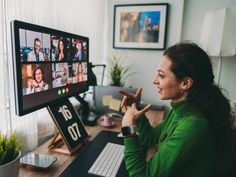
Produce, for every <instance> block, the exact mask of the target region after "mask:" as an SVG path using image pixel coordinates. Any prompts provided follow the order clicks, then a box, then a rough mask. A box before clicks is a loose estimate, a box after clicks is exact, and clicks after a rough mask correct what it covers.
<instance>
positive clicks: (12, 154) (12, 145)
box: [0, 132, 21, 165]
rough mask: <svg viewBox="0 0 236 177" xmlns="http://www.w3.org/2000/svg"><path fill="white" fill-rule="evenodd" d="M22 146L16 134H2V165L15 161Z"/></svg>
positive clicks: (0, 152) (0, 153) (0, 141)
mask: <svg viewBox="0 0 236 177" xmlns="http://www.w3.org/2000/svg"><path fill="white" fill-rule="evenodd" d="M20 146H21V145H20V143H19V141H18V138H17V135H16V133H13V134H11V135H9V136H7V135H3V134H2V133H1V132H0V165H4V164H6V163H8V162H11V161H13V160H14V159H15V158H16V157H17V156H18V155H19V154H18V150H19V149H20Z"/></svg>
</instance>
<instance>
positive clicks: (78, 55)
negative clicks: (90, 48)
mask: <svg viewBox="0 0 236 177" xmlns="http://www.w3.org/2000/svg"><path fill="white" fill-rule="evenodd" d="M75 47H76V53H75V58H76V59H77V60H79V61H81V60H83V44H82V43H81V42H80V41H78V42H77V43H76V46H75Z"/></svg>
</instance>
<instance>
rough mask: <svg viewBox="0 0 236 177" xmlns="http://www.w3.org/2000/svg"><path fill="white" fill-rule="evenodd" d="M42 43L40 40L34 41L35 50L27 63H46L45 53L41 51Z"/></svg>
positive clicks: (30, 54)
mask: <svg viewBox="0 0 236 177" xmlns="http://www.w3.org/2000/svg"><path fill="white" fill-rule="evenodd" d="M40 49H41V41H40V39H39V38H35V39H34V49H33V50H32V51H31V52H29V53H28V57H27V61H45V59H44V55H43V53H42V52H41V51H40Z"/></svg>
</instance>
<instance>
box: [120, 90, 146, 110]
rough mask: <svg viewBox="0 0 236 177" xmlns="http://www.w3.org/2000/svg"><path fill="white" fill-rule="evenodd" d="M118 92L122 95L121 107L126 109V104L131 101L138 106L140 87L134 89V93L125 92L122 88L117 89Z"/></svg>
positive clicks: (129, 103)
mask: <svg viewBox="0 0 236 177" xmlns="http://www.w3.org/2000/svg"><path fill="white" fill-rule="evenodd" d="M118 92H119V93H120V94H122V95H123V96H124V97H123V99H122V101H121V108H125V109H127V106H130V105H132V104H133V103H135V104H136V105H137V106H139V103H140V99H141V93H142V88H138V89H137V90H136V93H135V94H131V93H128V92H125V91H123V90H119V91H118Z"/></svg>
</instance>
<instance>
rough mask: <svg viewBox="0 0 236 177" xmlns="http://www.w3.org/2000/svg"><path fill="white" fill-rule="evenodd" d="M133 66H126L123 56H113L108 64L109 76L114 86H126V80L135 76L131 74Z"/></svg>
mask: <svg viewBox="0 0 236 177" xmlns="http://www.w3.org/2000/svg"><path fill="white" fill-rule="evenodd" d="M132 68H133V66H132V65H125V60H124V58H123V55H122V54H113V55H112V57H111V60H109V63H108V72H109V73H108V74H109V79H110V84H111V85H112V86H124V84H125V82H126V79H127V78H128V77H129V76H131V75H133V74H135V72H131V69H132Z"/></svg>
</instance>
